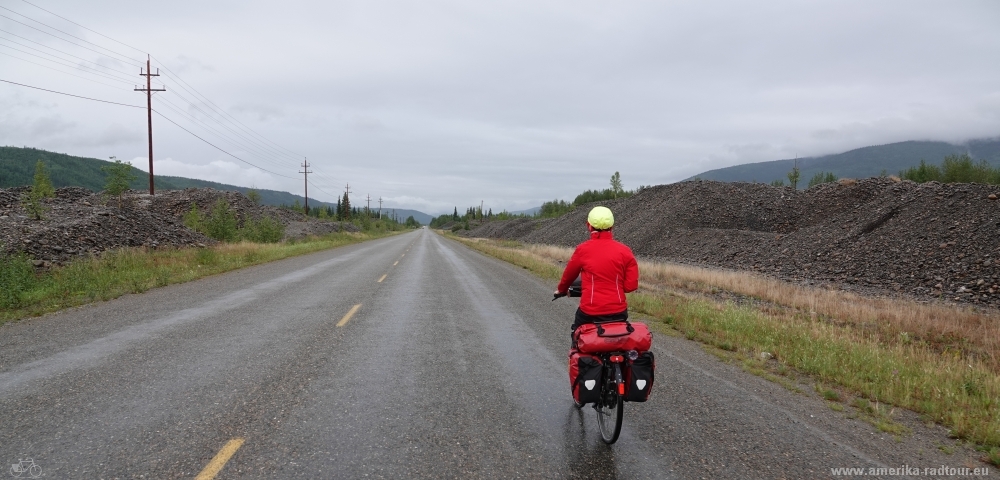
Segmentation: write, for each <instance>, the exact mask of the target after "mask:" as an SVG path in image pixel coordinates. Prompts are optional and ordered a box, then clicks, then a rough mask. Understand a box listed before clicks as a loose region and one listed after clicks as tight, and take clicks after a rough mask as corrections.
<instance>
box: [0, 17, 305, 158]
mask: <svg viewBox="0 0 1000 480" xmlns="http://www.w3.org/2000/svg"><path fill="white" fill-rule="evenodd" d="M22 1H23V2H24V3H26V4H28V5H31V6H32V7H35V8H37V9H39V10H42V11H44V12H46V13H49V14H51V15H54V16H56V17H58V18H60V19H62V20H65V21H67V22H69V23H71V24H73V25H76V26H78V27H80V28H83V29H84V30H87V31H89V32H92V33H95V34H97V35H100V36H101V37H104V38H106V39H108V40H111V41H113V42H115V43H118V44H120V45H124V46H126V47H128V48H131V49H133V50H135V51H138V52H143V53H145V52H144V51H143V50H141V49H139V48H136V47H133V46H131V45H129V44H127V43H124V42H121V41H119V40H116V39H114V38H112V37H109V36H107V35H104V34H103V33H100V32H98V31H96V30H94V29H91V28H88V27H86V26H84V25H82V24H80V23H77V22H74V21H72V20H70V19H68V18H66V17H63V16H62V15H59V14H57V13H55V12H52V11H50V10H47V9H45V8H42V7H40V6H38V5H35V4H34V3H31V2H29V1H27V0H22ZM0 8H2V9H4V10H7V11H9V12H11V13H14V14H16V15H19V16H21V17H24V18H26V19H28V20H30V21H32V22H35V23H37V24H39V25H43V26H45V27H47V28H50V29H52V30H55V31H57V32H60V33H62V34H64V35H66V36H69V37H72V38H75V39H77V40H80V41H83V42H86V43H89V44H91V45H94V46H96V47H98V48H101V49H103V50H107V51H108V52H111V53H113V54H115V55H117V56H119V57H122V58H125V59H127V60H130V61H132V62H135V60H134V59H131V58H130V57H128V56H127V55H125V54H122V53H120V52H116V51H114V50H111V49H110V48H107V47H104V46H102V45H99V44H96V43H94V42H91V41H89V40H86V39H84V38H81V37H78V36H76V35H73V34H71V33H68V32H66V31H64V30H61V29H59V28H56V27H53V26H51V25H49V24H47V23H45V22H41V21H38V20H35V19H33V18H31V17H29V16H27V15H24V14H22V13H19V12H16V11H14V10H11V9H9V8H6V7H2V6H0ZM0 16H3V17H4V18H7V19H9V20H11V21H14V22H17V23H20V24H21V25H24V26H27V27H29V28H33V29H35V30H38V31H40V32H42V33H45V34H48V35H52V34H51V33H49V32H46V31H44V30H39V29H37V28H35V27H32V26H31V25H27V24H25V23H23V22H19V21H17V20H14V19H12V18H10V17H7V16H5V15H0ZM52 36H54V37H56V38H59V39H61V40H63V41H67V42H69V41H68V40H66V39H63V38H60V37H58V36H55V35H52ZM69 43H73V42H69ZM74 45H77V46H79V47H81V48H86V47H83V46H82V45H79V44H75V43H74ZM88 50H91V49H88ZM91 51H94V50H91ZM94 52H95V53H99V54H101V55H104V56H107V54H103V53H101V52H96V51H94ZM157 62H159V63H160V64H161V67H162V68H163V70H164V71H165V72H167V73H168V74H169V75H168V76H169V77H170V78H172V79H174V80H176V81H177V82H178V83H179V84H182V85H179V86H180V87H181V88H182V89H183V90H185V91H187V92H188V93H189V94H191V95H192V96H194V97H196V98H197V97H200V98H201V99H202V100H204V101H205V102H207V103H208V104H209V105H211V106H212V107H214V109H212V110H214V111H218V112H221V114H222V115H224V116H226V117H229V119H231V120H232V122H235V124H236V125H237V128H239V129H240V130H243V131H244V132H246V133H248V134H250V135H252V136H254V137H256V138H258V139H260V140H263V141H264V142H266V143H269V144H271V145H273V146H275V147H277V148H279V149H280V150H284V151H285V152H288V153H287V154H286V153H282V152H280V151H278V150H274V147H271V146H268V145H266V144H260V145H258V147H259V148H262V149H263V150H265V151H271V152H270V153H272V154H277V156H279V157H282V156H288V154H291V155H292V157H293V158H295V159H296V160H295V161H296V162H297V161H298V158H301V157H302V156H303V155H300V154H298V153H295V152H292V151H291V150H289V149H287V148H285V147H283V146H281V145H279V144H277V143H276V142H274V141H272V140H269V139H268V138H266V137H264V136H263V135H261V134H259V133H257V132H255V131H254V130H253V129H251V128H250V127H248V126H246V125H245V124H243V123H242V122H240V121H239V120H238V119H236V117H234V116H232V115H231V114H229V113H228V112H226V111H225V110H223V109H222V108H221V107H219V106H218V105H216V104H215V103H214V102H212V101H211V100H210V99H208V97H206V96H205V95H203V94H201V92H198V91H197V89H195V88H194V87H193V86H191V85H190V84H188V83H187V82H186V81H184V80H183V79H182V78H180V76H179V75H177V74H175V73H174V72H173V71H172V70H170V69H169V68H168V67H167V66H166V65H165V64H164V63H163V62H161V61H160V60H159V59H157ZM189 89H190V90H189ZM188 103H190V104H191V105H192V106H195V103H194V102H191V101H190V100H188ZM195 108H197V106H195ZM199 110H200V109H199ZM203 113H204V112H203ZM206 116H210V115H207V114H206ZM213 120H215V121H216V122H217V123H219V124H220V125H222V123H221V122H219V121H218V120H216V119H214V118H213ZM226 121H227V122H228V121H230V120H226ZM225 128H226V129H227V130H230V131H232V132H233V133H234V134H236V135H238V136H240V137H241V138H244V140H246V141H249V142H251V143H252V144H256V143H257V141H256V140H251V139H249V138H245V137H243V135H240V134H238V133H237V132H235V131H233V130H232V129H230V128H228V127H225Z"/></svg>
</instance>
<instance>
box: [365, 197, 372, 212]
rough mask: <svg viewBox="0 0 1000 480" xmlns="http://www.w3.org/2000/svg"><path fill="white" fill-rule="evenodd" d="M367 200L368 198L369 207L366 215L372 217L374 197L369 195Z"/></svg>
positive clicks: (366, 209)
mask: <svg viewBox="0 0 1000 480" xmlns="http://www.w3.org/2000/svg"><path fill="white" fill-rule="evenodd" d="M367 198H368V206H366V207H365V215H368V216H369V217H371V211H372V196H371V194H368V195H367Z"/></svg>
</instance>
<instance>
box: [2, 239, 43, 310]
mask: <svg viewBox="0 0 1000 480" xmlns="http://www.w3.org/2000/svg"><path fill="white" fill-rule="evenodd" d="M34 284H35V269H34V268H32V266H31V261H30V260H28V256H27V255H25V254H23V253H19V254H16V255H10V254H7V253H4V252H2V251H0V308H17V307H18V306H20V305H21V295H22V294H23V293H24V292H26V291H28V290H29V289H31V287H32V286H33V285H34Z"/></svg>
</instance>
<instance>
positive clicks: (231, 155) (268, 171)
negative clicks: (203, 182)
mask: <svg viewBox="0 0 1000 480" xmlns="http://www.w3.org/2000/svg"><path fill="white" fill-rule="evenodd" d="M139 108H142V107H139ZM153 111H154V112H156V114H157V115H159V116H161V117H163V119H164V120H166V121H168V122H170V123H172V124H174V125H176V126H177V128H180V129H181V130H184V131H185V132H187V133H190V134H191V135H192V136H194V137H195V138H197V139H198V140H201V141H203V142H205V143H207V144H209V145H211V146H212V147H213V148H215V149H216V150H218V151H220V152H222V153H225V154H226V155H229V156H230V157H233V158H235V159H237V160H239V161H241V162H243V163H245V164H247V165H250V166H251V167H254V168H256V169H258V170H262V171H265V172H267V173H270V174H272V175H276V176H279V177H281V178H287V179H290V180H298V179H297V178H294V177H289V176H286V175H282V174H280V173H274V172H272V171H270V170H267V169H264V168H261V167H258V166H257V165H254V164H252V163H250V162H248V161H246V160H243V159H242V158H240V157H237V156H236V155H233V154H231V153H229V152H227V151H225V150H223V149H221V148H219V147H217V146H215V144H213V143H212V142H209V141H208V140H205V139H204V138H201V137H199V136H198V135H197V134H196V133H194V132H192V131H191V130H188V129H186V128H184V127H182V126H181V125H180V124H179V123H177V122H175V121H173V120H171V119H170V118H169V117H167V116H166V115H164V114H162V113H160V112H159V111H157V110H153Z"/></svg>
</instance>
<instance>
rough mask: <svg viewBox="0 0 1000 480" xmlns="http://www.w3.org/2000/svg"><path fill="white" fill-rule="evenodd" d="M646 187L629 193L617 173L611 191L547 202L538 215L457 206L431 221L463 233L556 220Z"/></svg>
mask: <svg viewBox="0 0 1000 480" xmlns="http://www.w3.org/2000/svg"><path fill="white" fill-rule="evenodd" d="M645 188H646V187H645V186H640V187H639V188H638V189H636V190H625V188H624V185H623V184H622V179H621V174H620V173H619V172H615V173H614V175H612V176H611V181H610V187H609V188H605V189H603V190H585V191H584V192H583V193H581V194H579V195H577V196H576V198H574V199H573V201H572V202H567V201H565V200H559V199H556V200H552V201H549V202H544V203H542V206H541V207H540V208H539V209H538V211H537V212H536V213H535V214H534V215H528V214H524V213H510V212H507V211H506V210H504V211H502V212H500V213H497V214H494V213H493V209H492V208H491V209H489V210H487V211H486V212H484V211H483V208H482V207H481V206H474V207H469V208H467V209H465V213H464V214H462V215H459V213H458V207H455V210H454V212H452V213H451V214H444V215H441V216H439V217H435V218H433V219H432V220H431V222H430V226H431V228H441V227H444V226H446V225H448V224H453V226H452V230H460V229H463V228H464V229H466V230H468V229H469V223H470V222H473V223H475V222H480V223H481V222H483V221H492V220H510V219H513V218H553V217H558V216H561V215H563V214H566V213H568V212H570V211H572V210H573V209H574V208H576V207H578V206H580V205H585V204H588V203H593V202H603V201H608V200H615V199H618V198H625V197H630V196H632V195H634V194H635V193H636V192H639V191H641V190H643V189H645Z"/></svg>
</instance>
